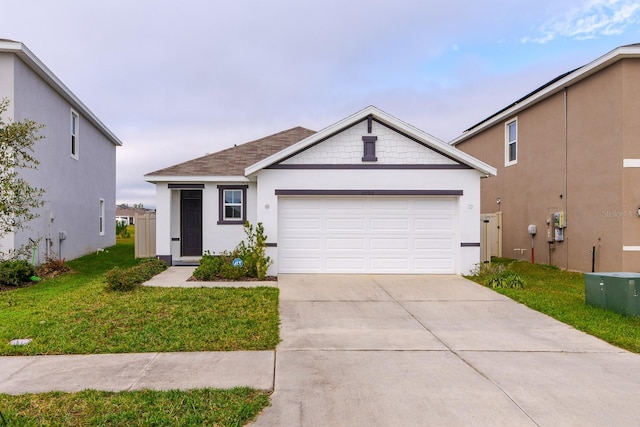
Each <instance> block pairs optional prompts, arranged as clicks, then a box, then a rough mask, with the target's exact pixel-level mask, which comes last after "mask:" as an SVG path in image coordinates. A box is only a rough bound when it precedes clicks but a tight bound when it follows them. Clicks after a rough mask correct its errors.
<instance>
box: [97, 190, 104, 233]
mask: <svg viewBox="0 0 640 427" xmlns="http://www.w3.org/2000/svg"><path fill="white" fill-rule="evenodd" d="M98 221H99V225H98V230H99V233H100V235H101V236H104V199H100V202H99V203H98Z"/></svg>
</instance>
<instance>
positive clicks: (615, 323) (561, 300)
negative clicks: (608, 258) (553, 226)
mask: <svg viewBox="0 0 640 427" xmlns="http://www.w3.org/2000/svg"><path fill="white" fill-rule="evenodd" d="M492 262H493V263H499V264H503V265H505V266H506V268H507V269H508V270H511V271H515V272H516V273H518V275H520V277H521V278H522V279H523V280H524V282H525V285H524V288H523V289H509V288H495V289H494V290H495V291H496V292H499V293H501V294H503V295H506V296H508V297H509V298H511V299H513V300H514V301H517V302H520V303H522V304H524V305H526V306H527V307H530V308H532V309H534V310H537V311H539V312H541V313H544V314H547V315H549V316H551V317H553V318H555V319H557V320H559V321H561V322H564V323H566V324H568V325H571V326H573V327H574V328H576V329H578V330H581V331H583V332H586V333H588V334H590V335H593V336H595V337H598V338H600V339H602V340H604V341H607V342H609V343H610V344H613V345H615V346H617V347H620V348H623V349H626V350H629V351H632V352H634V353H640V317H630V316H624V315H622V314H618V313H615V312H613V311H611V310H605V309H603V308H600V307H594V306H591V305H588V304H586V303H585V295H584V274H582V273H577V272H571V271H564V270H560V269H559V268H557V267H553V266H549V265H543V264H531V263H529V262H525V261H515V260H511V259H505V258H498V259H493V260H492ZM468 278H469V279H471V280H474V281H476V282H478V283H481V284H482V281H481V280H480V279H479V278H478V277H474V276H470V277H468Z"/></svg>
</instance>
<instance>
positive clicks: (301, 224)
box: [285, 217, 320, 231]
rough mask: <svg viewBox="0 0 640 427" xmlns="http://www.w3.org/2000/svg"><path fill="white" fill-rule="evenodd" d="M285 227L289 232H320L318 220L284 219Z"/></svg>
mask: <svg viewBox="0 0 640 427" xmlns="http://www.w3.org/2000/svg"><path fill="white" fill-rule="evenodd" d="M285 219H286V220H287V227H288V228H290V229H291V230H301V231H304V230H313V231H317V230H320V220H319V219H318V218H297V217H296V218H285Z"/></svg>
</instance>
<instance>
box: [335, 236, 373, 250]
mask: <svg viewBox="0 0 640 427" xmlns="http://www.w3.org/2000/svg"><path fill="white" fill-rule="evenodd" d="M325 241H326V242H327V249H328V250H331V249H338V250H349V249H360V250H363V249H365V247H364V245H365V242H364V239H353V238H351V239H337V238H330V237H328V238H327V239H326V240H325Z"/></svg>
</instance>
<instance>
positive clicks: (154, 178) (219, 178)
mask: <svg viewBox="0 0 640 427" xmlns="http://www.w3.org/2000/svg"><path fill="white" fill-rule="evenodd" d="M144 180H145V181H147V182H151V183H153V184H158V183H163V182H188V183H198V182H250V181H251V180H250V179H249V178H247V177H246V176H241V175H198V176H193V175H145V176H144Z"/></svg>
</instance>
